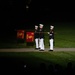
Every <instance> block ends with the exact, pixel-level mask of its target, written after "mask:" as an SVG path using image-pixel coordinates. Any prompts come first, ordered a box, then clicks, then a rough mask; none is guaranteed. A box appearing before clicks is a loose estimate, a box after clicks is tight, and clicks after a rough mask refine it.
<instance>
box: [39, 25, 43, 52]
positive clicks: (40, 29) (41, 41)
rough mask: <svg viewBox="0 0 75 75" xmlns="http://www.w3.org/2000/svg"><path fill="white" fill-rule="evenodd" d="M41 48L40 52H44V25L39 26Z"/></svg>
mask: <svg viewBox="0 0 75 75" xmlns="http://www.w3.org/2000/svg"><path fill="white" fill-rule="evenodd" d="M39 25H40V27H39V48H40V51H44V29H43V26H44V25H43V24H39Z"/></svg>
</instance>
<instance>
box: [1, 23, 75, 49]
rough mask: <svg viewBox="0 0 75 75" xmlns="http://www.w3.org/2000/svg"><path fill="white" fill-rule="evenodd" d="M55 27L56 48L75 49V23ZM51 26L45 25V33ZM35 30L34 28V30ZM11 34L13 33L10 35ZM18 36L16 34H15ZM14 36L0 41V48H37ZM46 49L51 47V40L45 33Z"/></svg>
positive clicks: (59, 24)
mask: <svg viewBox="0 0 75 75" xmlns="http://www.w3.org/2000/svg"><path fill="white" fill-rule="evenodd" d="M51 24H53V25H54V26H55V29H54V32H55V39H54V47H55V48H59V47H60V48H75V35H74V34H75V29H74V28H75V23H74V22H73V23H72V22H70V23H69V22H63V23H62V22H61V23H59V22H58V23H51ZM49 25H50V24H47V23H46V24H44V30H45V32H48V31H49ZM32 30H34V28H32ZM10 34H11V33H10ZM15 34H16V32H15ZM15 34H14V35H13V36H12V37H15V38H14V39H13V38H7V39H6V37H5V39H0V48H26V47H28V48H29V47H30V48H31V47H35V43H34V44H33V46H27V45H26V41H25V39H24V41H23V40H21V41H17V39H16V35H15ZM45 47H47V48H48V47H49V38H48V34H47V33H45Z"/></svg>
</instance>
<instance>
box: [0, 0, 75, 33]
mask: <svg viewBox="0 0 75 75" xmlns="http://www.w3.org/2000/svg"><path fill="white" fill-rule="evenodd" d="M27 1H28V2H29V1H30V0H27ZM28 2H26V0H6V1H3V0H2V1H1V2H0V3H1V14H0V16H1V17H0V18H1V27H0V30H1V31H2V33H3V31H7V32H10V31H11V32H12V30H15V29H23V28H24V29H25V28H28V27H30V28H31V26H32V25H33V24H37V23H43V22H51V21H52V22H64V21H65V22H71V21H75V12H74V3H73V2H71V1H68V2H67V1H59V2H58V1H53V0H52V1H50V0H31V2H30V3H29V4H28ZM26 4H28V5H29V9H28V11H26Z"/></svg>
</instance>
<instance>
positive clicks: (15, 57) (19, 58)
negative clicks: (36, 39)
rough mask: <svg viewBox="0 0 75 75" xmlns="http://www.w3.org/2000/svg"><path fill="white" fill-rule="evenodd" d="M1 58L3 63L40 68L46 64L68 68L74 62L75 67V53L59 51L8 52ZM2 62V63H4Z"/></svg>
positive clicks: (0, 55) (1, 55)
mask: <svg viewBox="0 0 75 75" xmlns="http://www.w3.org/2000/svg"><path fill="white" fill-rule="evenodd" d="M0 58H3V59H4V60H3V59H2V61H5V62H3V63H6V62H8V61H9V62H8V63H9V64H10V62H11V63H12V62H13V63H16V64H19V63H22V64H29V65H31V66H33V67H38V66H40V64H41V63H45V64H46V66H47V67H48V66H49V65H50V64H53V65H55V64H59V65H61V66H63V67H66V66H67V63H68V62H72V64H73V67H74V66H75V52H71V51H67V52H65V51H59V52H6V53H2V52H1V53H0ZM2 61H1V62H2Z"/></svg>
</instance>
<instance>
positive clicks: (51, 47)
mask: <svg viewBox="0 0 75 75" xmlns="http://www.w3.org/2000/svg"><path fill="white" fill-rule="evenodd" d="M49 42H50V50H53V39H50V40H49Z"/></svg>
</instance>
